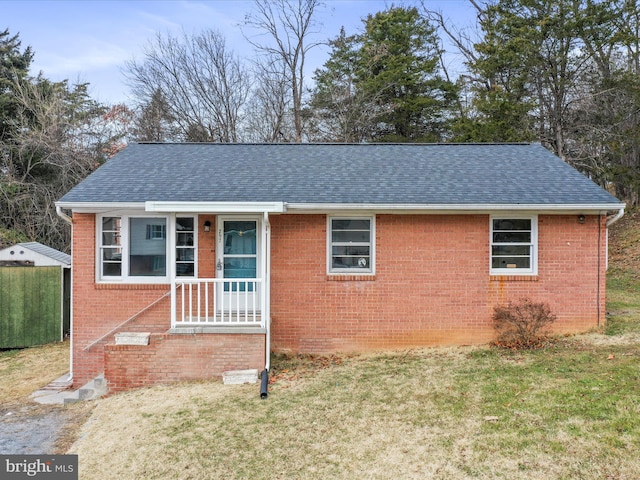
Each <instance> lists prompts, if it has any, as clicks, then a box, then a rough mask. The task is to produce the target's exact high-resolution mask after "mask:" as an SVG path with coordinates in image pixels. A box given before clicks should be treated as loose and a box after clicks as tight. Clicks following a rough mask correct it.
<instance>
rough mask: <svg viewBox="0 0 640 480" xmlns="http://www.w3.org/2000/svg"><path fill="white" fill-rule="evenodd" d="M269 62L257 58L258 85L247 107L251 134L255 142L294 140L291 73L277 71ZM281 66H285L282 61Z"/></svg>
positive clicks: (249, 132) (248, 138)
mask: <svg viewBox="0 0 640 480" xmlns="http://www.w3.org/2000/svg"><path fill="white" fill-rule="evenodd" d="M277 66H278V65H273V64H271V63H269V62H266V63H263V62H261V61H260V60H258V61H256V66H255V69H256V73H255V74H254V76H255V79H256V81H255V87H254V90H253V95H252V97H251V100H250V102H249V105H248V108H247V121H246V128H247V133H246V135H245V138H246V139H247V140H248V141H253V142H265V143H278V142H288V141H290V138H289V136H288V135H287V133H288V132H289V131H288V129H287V128H286V125H287V123H290V121H291V120H290V117H291V100H290V98H289V95H287V92H288V88H287V74H286V72H285V71H282V70H281V71H277V70H274V69H273V67H277ZM280 67H282V65H281V64H280Z"/></svg>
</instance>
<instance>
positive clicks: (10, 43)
mask: <svg viewBox="0 0 640 480" xmlns="http://www.w3.org/2000/svg"><path fill="white" fill-rule="evenodd" d="M20 46H21V42H20V39H19V38H18V35H17V34H16V35H13V36H12V35H10V33H9V29H5V30H4V31H3V32H0V141H4V140H6V139H7V138H8V137H9V136H11V135H12V134H13V133H14V132H15V129H16V128H17V125H16V122H15V118H16V109H17V105H16V101H15V95H14V93H15V92H14V86H15V85H16V82H19V81H22V80H24V79H25V78H27V76H28V75H29V67H30V66H31V62H32V61H33V52H32V51H31V47H27V48H26V49H25V50H24V51H20Z"/></svg>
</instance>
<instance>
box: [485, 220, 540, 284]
mask: <svg viewBox="0 0 640 480" xmlns="http://www.w3.org/2000/svg"><path fill="white" fill-rule="evenodd" d="M537 227H538V225H537V217H535V216H531V217H491V273H492V274H497V275H527V274H528V275H533V274H536V273H537V269H538V266H537V258H536V257H537V242H538V232H537Z"/></svg>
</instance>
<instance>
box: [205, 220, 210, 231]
mask: <svg viewBox="0 0 640 480" xmlns="http://www.w3.org/2000/svg"><path fill="white" fill-rule="evenodd" d="M204 231H205V232H210V231H211V222H210V221H209V220H207V221H206V222H204Z"/></svg>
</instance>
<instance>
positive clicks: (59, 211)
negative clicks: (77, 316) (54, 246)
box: [56, 204, 73, 382]
mask: <svg viewBox="0 0 640 480" xmlns="http://www.w3.org/2000/svg"><path fill="white" fill-rule="evenodd" d="M56 214H57V215H58V216H59V217H60V218H61V219H62V220H64V221H65V222H67V223H68V224H69V225H71V232H72V235H71V236H72V237H73V219H72V218H71V217H70V216H69V215H67V214H66V213H64V212H63V211H62V207H61V206H60V205H58V204H56ZM71 250H72V251H71V262H72V263H71V265H73V242H71ZM70 276H71V286H72V287H73V268H72V269H71V275H70ZM70 300H71V305H69V378H68V379H67V381H68V382H73V288H71V298H70Z"/></svg>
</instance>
